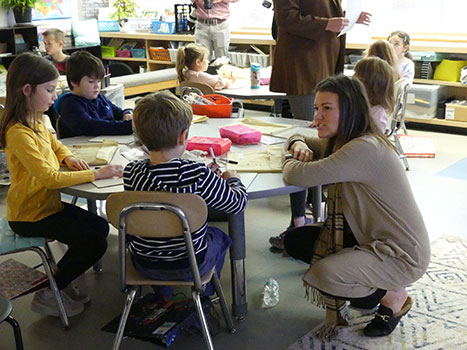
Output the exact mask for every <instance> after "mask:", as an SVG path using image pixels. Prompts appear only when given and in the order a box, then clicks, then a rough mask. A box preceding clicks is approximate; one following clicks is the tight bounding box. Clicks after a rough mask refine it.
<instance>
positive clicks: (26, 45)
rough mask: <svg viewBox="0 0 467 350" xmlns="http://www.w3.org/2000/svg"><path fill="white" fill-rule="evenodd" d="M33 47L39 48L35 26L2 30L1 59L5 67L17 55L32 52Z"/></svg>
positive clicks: (0, 32) (0, 40) (0, 36)
mask: <svg viewBox="0 0 467 350" xmlns="http://www.w3.org/2000/svg"><path fill="white" fill-rule="evenodd" d="M33 47H39V41H38V37H37V27H36V26H35V25H20V26H15V27H5V28H0V58H1V59H2V63H3V64H5V66H8V65H9V64H10V63H11V61H13V59H14V58H15V57H16V56H17V55H19V54H20V53H22V52H26V51H31V50H32V49H33Z"/></svg>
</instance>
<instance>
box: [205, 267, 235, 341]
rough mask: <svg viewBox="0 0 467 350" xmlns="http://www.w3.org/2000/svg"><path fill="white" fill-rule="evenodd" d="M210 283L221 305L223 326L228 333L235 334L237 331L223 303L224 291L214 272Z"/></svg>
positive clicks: (225, 304) (225, 303)
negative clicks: (225, 326) (224, 325)
mask: <svg viewBox="0 0 467 350" xmlns="http://www.w3.org/2000/svg"><path fill="white" fill-rule="evenodd" d="M211 283H212V285H213V286H214V289H215V290H216V293H217V296H218V297H219V303H220V305H221V309H222V313H223V314H224V320H225V324H226V325H227V329H228V330H229V332H230V333H235V332H236V331H237V330H236V329H235V327H234V324H233V320H232V316H231V315H230V311H229V308H228V306H227V302H226V301H225V296H224V291H223V290H222V286H221V283H220V281H219V277H217V274H216V272H215V271H214V274H213V275H212V279H211Z"/></svg>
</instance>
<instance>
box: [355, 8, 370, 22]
mask: <svg viewBox="0 0 467 350" xmlns="http://www.w3.org/2000/svg"><path fill="white" fill-rule="evenodd" d="M357 23H358V24H364V25H366V26H369V25H370V23H371V13H368V12H365V11H362V12H361V13H360V16H359V17H358V19H357Z"/></svg>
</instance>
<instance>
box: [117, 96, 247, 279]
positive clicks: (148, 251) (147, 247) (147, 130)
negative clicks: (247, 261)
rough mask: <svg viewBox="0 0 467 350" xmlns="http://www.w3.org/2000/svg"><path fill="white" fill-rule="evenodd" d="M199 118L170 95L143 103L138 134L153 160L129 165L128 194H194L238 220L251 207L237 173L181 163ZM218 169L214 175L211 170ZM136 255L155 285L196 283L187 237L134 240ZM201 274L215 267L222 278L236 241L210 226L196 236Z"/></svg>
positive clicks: (136, 116)
mask: <svg viewBox="0 0 467 350" xmlns="http://www.w3.org/2000/svg"><path fill="white" fill-rule="evenodd" d="M192 118H193V112H192V110H191V107H190V106H189V105H188V104H187V103H185V102H183V101H181V100H180V99H179V98H177V97H176V96H175V95H173V94H172V93H170V92H168V91H162V92H158V93H156V94H151V95H148V96H146V97H144V98H143V99H141V100H140V101H139V102H138V104H137V106H136V108H135V111H134V119H133V122H134V128H135V133H136V135H137V136H138V138H139V139H140V141H141V142H142V143H143V144H144V145H145V146H146V147H147V149H148V150H149V151H150V152H151V156H150V159H147V160H140V161H134V162H131V163H129V164H128V165H127V166H126V168H125V171H124V175H123V180H124V181H123V182H124V187H125V190H127V191H168V192H173V193H194V194H197V195H199V196H201V197H202V198H203V199H204V200H205V202H206V204H207V206H208V207H210V208H214V209H217V210H221V211H224V212H226V213H231V214H236V213H240V212H242V211H243V210H244V209H245V207H246V204H247V194H246V189H245V186H243V184H242V183H241V181H240V179H239V176H238V174H237V172H235V171H225V172H224V173H223V174H222V177H220V176H218V175H216V174H215V173H214V171H213V170H216V169H215V168H214V167H217V166H214V165H212V164H210V166H209V167H208V166H206V165H205V164H204V163H196V162H194V161H188V160H183V159H181V158H180V157H181V155H182V154H183V152H184V151H185V148H186V144H187V139H188V130H189V128H190V125H191V120H192ZM211 169H212V170H211ZM130 237H131V238H130V244H129V247H130V252H131V254H132V259H133V262H134V264H135V267H136V269H137V270H138V271H139V272H140V273H142V274H143V275H144V276H146V277H148V278H152V279H166V280H178V279H184V280H191V279H192V277H191V270H190V264H189V261H188V257H187V254H186V249H185V243H184V240H183V237H175V238H158V239H148V238H143V237H133V236H130ZM192 237H193V245H194V249H195V254H196V259H197V261H198V266H199V270H200V274H201V275H203V274H204V273H207V272H208V271H209V270H210V269H211V268H212V267H213V266H214V265H215V266H216V270H217V273H218V275H219V274H220V271H221V269H222V265H223V264H224V258H225V253H226V252H227V249H228V248H229V246H230V244H231V240H230V238H229V237H228V236H227V235H226V234H225V233H224V232H222V231H221V230H220V229H218V228H215V227H208V226H207V222H206V223H205V224H204V226H202V227H201V228H200V229H199V230H197V231H196V232H194V233H193V234H192Z"/></svg>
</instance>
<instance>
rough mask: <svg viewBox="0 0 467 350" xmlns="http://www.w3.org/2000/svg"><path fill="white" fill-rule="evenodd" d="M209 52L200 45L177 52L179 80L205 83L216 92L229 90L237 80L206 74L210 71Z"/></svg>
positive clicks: (189, 46) (182, 48) (181, 48)
mask: <svg viewBox="0 0 467 350" xmlns="http://www.w3.org/2000/svg"><path fill="white" fill-rule="evenodd" d="M208 57H209V51H208V49H207V48H205V47H204V46H202V45H200V44H195V43H192V44H188V45H187V46H185V47H180V48H179V49H178V51H177V64H176V66H177V75H178V80H179V81H180V82H182V81H192V82H197V83H204V84H207V85H209V86H211V87H212V88H213V89H214V90H221V89H228V88H229V87H230V86H231V85H232V84H233V83H234V82H235V78H234V77H230V78H224V77H221V76H219V75H213V74H209V73H206V70H207V69H208V65H209V61H208Z"/></svg>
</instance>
